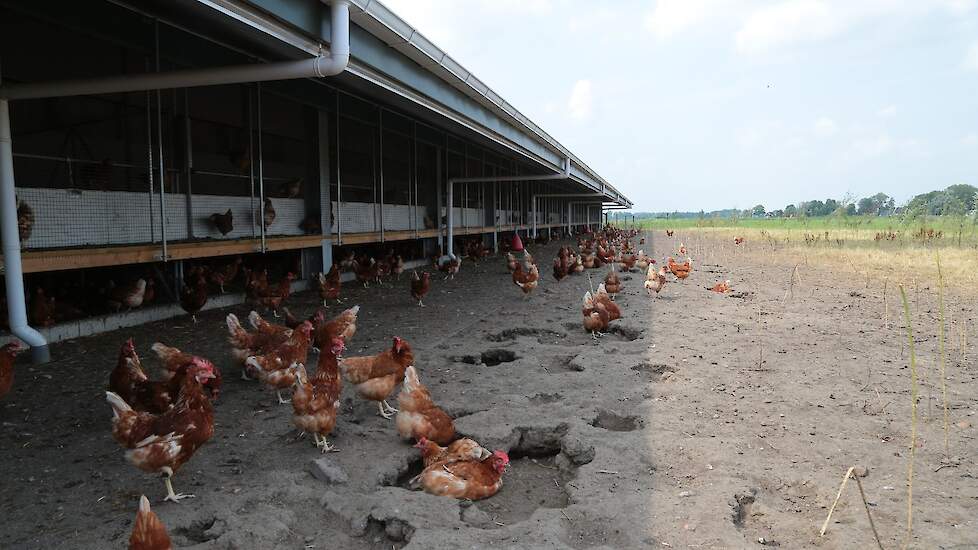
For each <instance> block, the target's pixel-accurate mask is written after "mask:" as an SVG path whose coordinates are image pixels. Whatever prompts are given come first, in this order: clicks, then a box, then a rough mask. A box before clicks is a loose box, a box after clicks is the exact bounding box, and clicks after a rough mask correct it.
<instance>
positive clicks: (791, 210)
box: [784, 204, 798, 218]
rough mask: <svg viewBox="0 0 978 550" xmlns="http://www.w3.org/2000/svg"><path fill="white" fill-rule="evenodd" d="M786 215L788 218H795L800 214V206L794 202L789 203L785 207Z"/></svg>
mask: <svg viewBox="0 0 978 550" xmlns="http://www.w3.org/2000/svg"><path fill="white" fill-rule="evenodd" d="M784 215H785V216H786V217H788V218H793V217H795V216H797V215H798V208H797V207H795V205H793V204H789V205H788V206H785V207H784Z"/></svg>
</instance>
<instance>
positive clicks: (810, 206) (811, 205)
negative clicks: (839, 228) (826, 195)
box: [803, 200, 825, 218]
mask: <svg viewBox="0 0 978 550" xmlns="http://www.w3.org/2000/svg"><path fill="white" fill-rule="evenodd" d="M824 210H825V203H824V202H822V201H820V200H814V201H808V202H806V203H805V207H804V209H803V211H804V212H805V215H806V216H808V217H810V218H814V217H816V216H821V215H822V212H823V211H824Z"/></svg>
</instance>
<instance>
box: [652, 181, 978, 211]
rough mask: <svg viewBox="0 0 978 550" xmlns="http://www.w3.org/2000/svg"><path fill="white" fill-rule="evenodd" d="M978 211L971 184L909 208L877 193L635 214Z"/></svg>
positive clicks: (925, 196)
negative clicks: (770, 207)
mask: <svg viewBox="0 0 978 550" xmlns="http://www.w3.org/2000/svg"><path fill="white" fill-rule="evenodd" d="M976 211H978V187H975V186H973V185H968V184H963V183H962V184H957V185H951V186H949V187H947V188H945V189H943V190H935V191H930V192H927V193H921V194H919V195H917V196H915V197H913V198H912V199H910V200H909V201H908V202H907V203H906V204H902V205H897V204H896V200H895V199H894V198H893V197H891V196H889V195H887V194H886V193H876V194H875V195H872V196H869V197H863V198H861V199H858V200H857V199H855V198H854V197H845V198H843V199H841V200H840V199H832V198H828V199H825V200H824V201H822V200H817V199H816V200H810V201H802V202H799V203H798V204H789V205H787V206H785V207H784V208H777V209H774V210H768V209H767V208H765V206H764V205H763V204H758V205H756V206H754V207H753V208H748V209H746V210H739V209H736V208H728V209H724V210H714V211H712V212H704V211H702V210H701V211H699V212H636V213H635V217H636V218H637V219H643V218H701V217H711V218H735V217H745V218H801V217H811V218H815V217H822V216H833V215H841V216H856V215H859V216H892V215H898V214H900V215H908V216H911V217H913V216H927V215H929V216H962V215H969V214H975V213H976Z"/></svg>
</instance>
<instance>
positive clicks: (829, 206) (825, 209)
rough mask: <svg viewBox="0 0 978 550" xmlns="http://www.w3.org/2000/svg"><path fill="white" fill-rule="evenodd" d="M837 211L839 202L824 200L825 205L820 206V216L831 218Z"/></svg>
mask: <svg viewBox="0 0 978 550" xmlns="http://www.w3.org/2000/svg"><path fill="white" fill-rule="evenodd" d="M838 209H839V201H837V200H835V199H825V204H824V205H823V206H822V214H821V215H822V216H831V215H832V214H835V211H836V210H838Z"/></svg>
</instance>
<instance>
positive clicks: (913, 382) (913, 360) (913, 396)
mask: <svg viewBox="0 0 978 550" xmlns="http://www.w3.org/2000/svg"><path fill="white" fill-rule="evenodd" d="M900 297H901V299H902V300H903V315H904V317H905V319H906V322H907V346H908V347H909V349H910V456H909V460H908V461H907V536H906V539H904V541H903V547H904V548H909V547H910V541H911V539H912V537H913V461H914V457H915V456H916V454H917V354H916V353H915V352H914V346H913V324H911V320H910V303H909V302H908V301H907V292H906V290H904V288H903V285H900Z"/></svg>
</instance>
